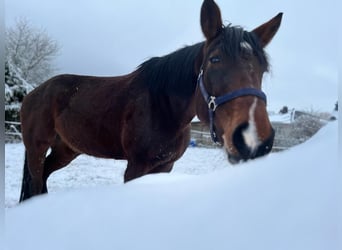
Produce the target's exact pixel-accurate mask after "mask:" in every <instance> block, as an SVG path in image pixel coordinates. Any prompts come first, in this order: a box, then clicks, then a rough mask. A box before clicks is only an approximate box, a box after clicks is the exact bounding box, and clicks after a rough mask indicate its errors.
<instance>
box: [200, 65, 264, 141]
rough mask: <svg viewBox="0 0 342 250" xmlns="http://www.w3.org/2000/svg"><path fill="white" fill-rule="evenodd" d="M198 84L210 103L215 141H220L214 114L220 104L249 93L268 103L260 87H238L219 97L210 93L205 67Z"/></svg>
mask: <svg viewBox="0 0 342 250" xmlns="http://www.w3.org/2000/svg"><path fill="white" fill-rule="evenodd" d="M197 84H198V85H199V87H200V90H201V93H202V96H203V97H204V100H205V101H206V102H207V104H208V110H209V123H210V135H211V139H212V140H213V141H214V142H215V143H218V138H217V134H216V132H215V125H214V116H215V110H216V108H217V107H218V106H220V105H222V104H224V103H226V102H229V101H231V100H234V99H235V98H238V97H242V96H248V95H252V96H256V97H258V98H260V99H261V100H263V101H264V102H265V103H267V98H266V95H265V93H264V92H262V91H261V90H259V89H255V88H242V89H238V90H235V91H232V92H230V93H227V94H225V95H222V96H218V97H216V96H211V95H209V93H208V92H207V90H206V89H205V87H204V83H203V69H201V71H200V73H199V75H198V79H197Z"/></svg>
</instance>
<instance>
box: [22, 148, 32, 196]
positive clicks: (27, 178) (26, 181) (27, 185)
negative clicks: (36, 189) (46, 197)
mask: <svg viewBox="0 0 342 250" xmlns="http://www.w3.org/2000/svg"><path fill="white" fill-rule="evenodd" d="M31 182H32V178H31V175H30V172H29V169H28V165H27V152H26V150H25V160H24V170H23V180H22V183H21V192H20V198H19V202H22V201H24V200H26V199H28V198H30V197H31V196H32V194H31Z"/></svg>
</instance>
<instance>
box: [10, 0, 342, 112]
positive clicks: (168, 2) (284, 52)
mask: <svg viewBox="0 0 342 250" xmlns="http://www.w3.org/2000/svg"><path fill="white" fill-rule="evenodd" d="M216 2H217V3H218V5H219V6H220V8H221V12H222V18H223V20H224V23H225V24H228V23H232V24H234V25H241V26H243V27H244V28H246V29H247V30H252V29H254V28H255V27H257V26H258V25H260V24H262V23H264V22H266V21H268V20H269V19H271V18H272V17H273V16H275V15H276V14H278V13H279V12H284V16H283V22H282V25H281V27H280V29H279V31H278V33H277V35H276V36H275V38H274V39H273V41H272V42H271V44H270V45H269V46H268V47H267V48H266V51H267V53H268V54H269V58H270V63H271V72H270V73H269V74H267V75H266V76H265V79H264V83H263V89H264V91H265V92H266V93H267V94H268V101H269V102H268V105H269V110H273V111H278V110H279V109H280V108H281V107H282V106H284V105H288V106H289V108H299V109H305V110H311V109H313V110H316V111H331V110H332V109H333V107H334V103H335V102H336V101H337V98H338V97H337V96H338V94H337V92H338V72H337V71H338V69H337V61H338V45H337V44H338V42H337V41H338V34H337V30H338V29H341V28H340V27H339V25H338V20H337V14H338V13H337V10H341V9H342V8H341V3H340V1H338V0H310V1H309V0H307V1H299V0H296V1H295V0H286V1H285V0H283V1H275V0H258V1H252V0H249V1H247V0H234V1H233V0H217V1H216ZM201 4H202V1H200V0H198V1H195V0H188V1H185V0H163V1H160V0H144V1H141V0H115V1H114V0H96V1H95V0H92V1H90V0H25V1H23V0H5V14H6V25H7V26H11V25H13V24H14V22H15V19H16V18H18V17H26V18H27V19H28V20H29V21H30V22H31V23H32V24H33V25H34V26H36V27H42V28H44V29H45V30H46V31H47V32H48V33H49V35H50V36H51V37H53V38H54V39H56V40H57V41H58V43H59V44H60V45H61V46H62V49H61V52H60V55H59V57H58V58H57V60H56V64H57V67H58V68H59V73H76V74H86V75H121V74H126V73H130V72H131V71H133V70H134V69H135V68H136V67H137V66H138V65H139V64H140V63H142V62H143V61H145V60H146V59H148V58H150V57H152V56H161V55H165V54H168V53H170V52H172V51H174V50H176V49H178V48H181V47H183V46H184V45H191V44H194V43H196V42H200V41H202V40H203V35H202V33H201V29H200V23H199V12H200V7H201Z"/></svg>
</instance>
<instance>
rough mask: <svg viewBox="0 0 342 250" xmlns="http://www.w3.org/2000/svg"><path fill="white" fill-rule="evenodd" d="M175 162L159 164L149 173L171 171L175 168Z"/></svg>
mask: <svg viewBox="0 0 342 250" xmlns="http://www.w3.org/2000/svg"><path fill="white" fill-rule="evenodd" d="M173 164H174V162H170V163H164V164H161V165H157V166H156V167H154V168H153V169H152V170H151V171H149V172H148V174H158V173H170V172H171V170H172V168H173Z"/></svg>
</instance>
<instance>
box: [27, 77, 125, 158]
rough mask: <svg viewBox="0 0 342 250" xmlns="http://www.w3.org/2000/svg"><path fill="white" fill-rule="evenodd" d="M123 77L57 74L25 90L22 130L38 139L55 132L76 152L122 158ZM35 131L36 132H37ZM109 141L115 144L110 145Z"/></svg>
mask: <svg viewBox="0 0 342 250" xmlns="http://www.w3.org/2000/svg"><path fill="white" fill-rule="evenodd" d="M126 82H127V81H126V79H125V78H124V77H121V78H120V77H92V76H78V75H58V76H55V77H53V78H51V79H49V80H48V81H46V82H45V83H43V84H42V85H40V86H38V87H37V88H36V89H34V90H33V91H32V92H31V93H29V94H28V95H27V96H26V97H25V99H24V101H23V105H22V108H21V122H22V130H23V136H24V143H25V140H26V141H27V140H31V139H28V138H27V137H28V136H25V135H27V134H30V136H29V137H32V135H33V136H34V137H35V138H39V140H52V139H51V138H54V137H55V136H56V134H57V135H59V136H60V137H61V138H62V140H63V141H65V142H66V143H67V144H68V145H69V146H70V147H71V148H73V149H75V150H77V151H79V152H80V153H87V154H90V155H95V156H100V157H113V158H114V157H116V158H122V157H123V153H122V147H121V146H120V143H118V142H119V140H120V130H121V127H120V126H121V122H120V121H121V120H122V117H123V110H125V108H124V107H125V105H126V103H125V102H124V101H122V100H124V98H123V96H127V93H126V89H127V88H126V87H125V86H126ZM38 133H39V134H38ZM113 142H116V144H117V145H115V146H114V148H113V145H112V144H113Z"/></svg>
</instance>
